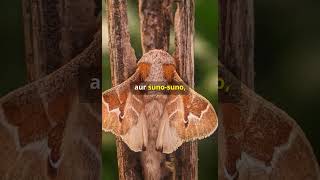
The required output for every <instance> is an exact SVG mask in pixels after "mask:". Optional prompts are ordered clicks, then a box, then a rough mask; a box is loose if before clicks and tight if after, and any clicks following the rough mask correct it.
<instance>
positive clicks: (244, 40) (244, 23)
mask: <svg viewBox="0 0 320 180" xmlns="http://www.w3.org/2000/svg"><path fill="white" fill-rule="evenodd" d="M219 17H220V21H219V43H220V46H219V61H220V62H221V63H222V64H223V65H224V66H225V67H226V68H227V69H228V70H230V72H232V73H233V74H234V75H235V76H236V77H237V78H238V79H239V80H240V81H241V82H243V83H244V84H246V85H247V86H248V87H249V88H252V89H253V87H254V59H253V58H254V13H253V0H244V1H239V0H236V1H233V0H219Z"/></svg>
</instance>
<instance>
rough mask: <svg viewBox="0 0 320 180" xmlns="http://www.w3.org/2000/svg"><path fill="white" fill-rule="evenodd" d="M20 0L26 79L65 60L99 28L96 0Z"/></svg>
mask: <svg viewBox="0 0 320 180" xmlns="http://www.w3.org/2000/svg"><path fill="white" fill-rule="evenodd" d="M22 3H23V6H22V7H23V18H24V36H25V41H24V42H25V62H26V64H27V72H28V75H27V76H28V80H29V81H34V80H37V79H39V78H41V77H44V76H46V75H47V74H50V73H52V72H54V71H55V70H57V69H58V68H59V67H61V66H62V65H64V64H66V63H67V62H69V61H70V60H71V59H72V58H74V57H75V56H76V55H77V54H79V53H80V52H82V51H83V50H84V48H86V47H87V46H88V45H89V43H90V42H91V41H92V40H93V36H94V34H95V33H96V31H97V30H98V29H99V28H100V27H99V26H100V16H99V14H100V12H101V5H99V4H98V3H100V1H99V2H97V1H95V0H90V1H88V0H81V1H80V2H79V1H76V0H45V1H42V0H23V1H22ZM79 16H81V18H78V17H79Z"/></svg>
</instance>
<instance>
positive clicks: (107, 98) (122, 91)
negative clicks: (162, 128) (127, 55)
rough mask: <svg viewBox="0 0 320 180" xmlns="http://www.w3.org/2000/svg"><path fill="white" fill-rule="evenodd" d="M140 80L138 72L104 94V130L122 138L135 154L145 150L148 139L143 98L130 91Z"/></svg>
mask: <svg viewBox="0 0 320 180" xmlns="http://www.w3.org/2000/svg"><path fill="white" fill-rule="evenodd" d="M139 80H140V76H139V73H138V72H136V73H135V74H133V75H132V76H131V77H130V78H129V79H127V80H126V81H124V82H123V83H121V84H119V85H117V86H115V87H113V88H111V89H109V90H107V91H105V92H104V93H103V94H102V129H103V130H104V131H106V132H111V133H113V134H114V135H116V136H117V137H121V139H122V140H123V141H124V142H125V143H126V144H127V145H128V147H129V148H130V149H131V150H133V151H135V152H139V151H142V150H143V149H144V148H145V146H146V143H147V137H148V136H147V129H146V122H145V115H144V113H143V108H144V103H143V98H142V97H141V95H139V94H133V93H131V90H130V88H131V87H130V86H131V84H132V83H135V82H139Z"/></svg>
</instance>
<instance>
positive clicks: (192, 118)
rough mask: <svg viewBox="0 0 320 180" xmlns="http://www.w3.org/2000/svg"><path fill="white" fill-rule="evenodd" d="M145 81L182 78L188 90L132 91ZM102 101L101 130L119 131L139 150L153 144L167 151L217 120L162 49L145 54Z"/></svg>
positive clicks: (207, 130) (205, 132)
mask: <svg viewBox="0 0 320 180" xmlns="http://www.w3.org/2000/svg"><path fill="white" fill-rule="evenodd" d="M145 81H156V82H158V81H159V82H160V81H165V83H169V84H170V83H172V82H173V83H178V84H182V85H183V86H184V87H185V88H186V89H187V91H186V93H181V94H177V93H173V92H169V93H168V94H167V93H162V94H159V95H154V94H152V93H150V94H149V93H142V94H139V93H138V94H136V93H133V90H132V89H131V88H132V85H137V84H139V83H141V82H145ZM102 102H103V103H102V112H103V115H102V116H103V124H102V128H103V130H105V131H108V132H112V133H113V134H115V135H116V136H118V137H121V138H122V140H123V141H124V142H125V143H126V144H127V145H128V147H129V148H130V149H131V150H133V151H135V152H138V151H141V150H144V149H145V148H149V149H150V148H151V149H153V148H155V149H157V150H158V151H160V152H163V153H167V154H169V153H172V152H174V151H175V150H177V148H179V147H180V146H181V145H182V143H183V142H188V141H193V140H197V139H203V138H205V137H208V136H210V135H211V134H212V133H213V132H214V131H215V130H216V128H217V126H218V121H217V115H216V113H215V110H214V108H213V106H212V105H211V104H210V102H209V101H208V100H207V99H205V98H204V97H202V96H201V95H200V94H198V93H196V92H195V91H194V90H192V89H191V88H189V87H188V86H187V85H186V84H185V83H184V82H183V80H182V79H181V78H180V77H179V75H178V73H177V72H176V71H175V65H174V60H173V58H172V57H171V56H170V55H169V54H168V53H166V52H164V51H161V50H152V51H150V52H148V53H146V54H145V55H143V57H142V58H141V60H140V61H139V63H138V68H137V70H136V72H135V73H134V75H132V76H131V77H130V78H129V79H128V80H127V81H125V82H123V83H121V84H120V85H118V86H116V87H114V88H112V89H110V90H108V91H105V92H104V93H103V97H102ZM153 106H154V108H151V107H153ZM155 114H157V115H156V116H155ZM148 141H150V142H149V143H150V144H148Z"/></svg>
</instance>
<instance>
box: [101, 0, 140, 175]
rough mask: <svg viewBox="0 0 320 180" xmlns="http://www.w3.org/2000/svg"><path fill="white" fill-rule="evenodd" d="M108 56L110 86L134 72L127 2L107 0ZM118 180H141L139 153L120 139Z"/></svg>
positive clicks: (118, 142) (134, 59) (134, 64)
mask: <svg viewBox="0 0 320 180" xmlns="http://www.w3.org/2000/svg"><path fill="white" fill-rule="evenodd" d="M107 13H108V29H109V34H108V35H109V54H110V66H111V76H112V85H113V86H116V85H117V84H120V83H121V82H123V81H125V80H126V79H127V78H128V77H129V76H130V75H131V74H132V73H133V72H134V70H135V67H136V57H135V55H134V50H133V49H132V47H131V45H130V35H129V31H128V17H127V1H126V0H108V1H107ZM116 141H117V142H116V144H117V157H118V171H119V179H120V180H136V179H141V178H142V176H141V167H140V163H139V153H134V152H133V151H130V149H129V148H128V147H127V145H125V144H124V143H123V142H122V141H121V140H120V138H117V140H116Z"/></svg>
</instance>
